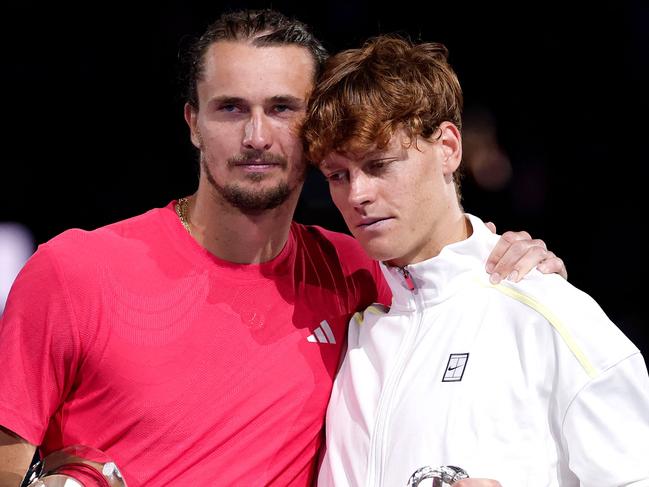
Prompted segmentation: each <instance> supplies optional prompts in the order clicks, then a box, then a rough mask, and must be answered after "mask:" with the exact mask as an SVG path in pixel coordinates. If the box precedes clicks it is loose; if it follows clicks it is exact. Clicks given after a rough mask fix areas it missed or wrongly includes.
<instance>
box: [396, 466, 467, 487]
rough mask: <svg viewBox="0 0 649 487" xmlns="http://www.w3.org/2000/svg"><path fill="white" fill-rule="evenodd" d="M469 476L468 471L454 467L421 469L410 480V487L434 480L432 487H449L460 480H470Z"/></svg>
mask: <svg viewBox="0 0 649 487" xmlns="http://www.w3.org/2000/svg"><path fill="white" fill-rule="evenodd" d="M468 478H469V474H468V473H466V470H464V469H462V468H460V467H454V466H453V465H444V466H442V467H437V468H432V467H421V468H418V469H417V470H415V473H413V474H412V475H411V476H410V479H409V480H408V487H417V486H418V485H419V483H420V482H421V481H422V480H426V479H432V480H433V484H432V487H448V486H450V485H453V484H454V483H455V482H457V481H458V480H462V479H468Z"/></svg>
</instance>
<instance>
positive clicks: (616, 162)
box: [0, 0, 649, 356]
mask: <svg viewBox="0 0 649 487" xmlns="http://www.w3.org/2000/svg"><path fill="white" fill-rule="evenodd" d="M448 3H449V2H434V1H427V2H406V3H393V4H391V5H386V6H384V7H378V6H376V5H374V4H373V3H372V2H368V1H358V2H342V1H333V2H326V3H325V2H322V3H313V4H310V5H307V4H306V2H305V3H298V2H274V3H269V2H266V3H264V2H218V1H214V2H196V1H194V2H192V1H182V2H181V1H175V2H174V1H170V2H159V3H158V4H155V5H154V4H151V5H148V6H147V5H145V4H142V3H136V2H133V3H131V4H127V3H119V2H106V3H103V4H102V3H96V2H86V3H84V4H83V5H79V6H76V7H73V6H71V5H62V4H61V3H60V2H56V3H53V2H49V3H43V4H40V3H39V2H30V1H29V0H24V1H22V2H13V3H11V2H5V4H4V6H3V7H0V12H1V15H0V27H1V28H0V36H2V38H1V40H2V42H1V46H2V47H1V48H0V49H1V51H0V52H1V54H2V79H3V85H4V90H3V92H2V114H3V119H4V120H3V124H2V126H3V127H4V128H3V129H1V130H2V139H3V143H2V157H1V159H0V160H1V161H2V162H1V172H0V181H1V183H0V184H1V185H2V186H1V187H2V191H1V192H0V221H3V220H5V221H7V220H8V221H19V222H22V223H25V224H26V225H27V226H28V227H29V228H30V229H31V230H32V232H33V234H34V236H35V239H36V241H37V242H43V241H45V240H47V239H49V238H51V237H53V236H54V235H56V234H57V233H59V232H61V231H63V230H64V229H66V228H69V227H80V228H87V229H90V228H94V227H97V226H100V225H103V224H106V223H109V222H112V221H116V220H119V219H122V218H126V217H129V216H132V215H135V214H137V213H140V212H143V211H145V210H147V209H149V208H151V207H153V206H163V205H165V204H166V203H168V201H169V200H171V199H172V198H175V197H179V196H183V195H186V194H189V193H191V192H192V191H193V189H194V187H195V184H196V164H195V160H194V159H195V156H194V152H193V151H192V148H191V145H190V143H189V139H188V137H187V130H186V128H185V125H184V121H183V119H182V101H181V99H180V97H179V95H178V92H179V89H178V85H177V82H176V78H177V63H176V57H177V52H178V50H179V47H180V46H181V45H182V44H183V43H184V42H186V41H187V37H188V36H191V35H196V34H199V33H200V32H201V31H202V30H203V28H204V27H205V26H206V24H207V23H208V22H209V21H210V20H212V19H214V18H215V17H216V16H217V15H218V14H219V13H220V12H221V11H222V10H223V9H232V8H239V7H268V6H272V7H274V8H277V9H279V10H282V11H284V12H285V13H287V14H289V15H294V16H297V17H298V18H300V19H302V20H304V21H306V22H307V23H310V24H311V25H313V26H314V27H315V31H316V33H317V34H318V35H319V36H320V37H322V38H323V39H325V40H326V45H327V47H328V48H329V49H330V50H331V51H336V50H338V49H342V48H347V47H353V46H356V45H357V44H358V43H359V42H360V41H361V40H363V39H365V38H366V37H368V36H370V35H373V34H377V33H387V32H394V31H397V32H400V33H402V34H404V35H409V36H410V37H413V38H415V39H423V40H429V41H440V42H444V43H445V44H446V45H447V46H448V47H449V49H450V53H451V56H450V60H451V62H452V64H453V65H454V66H455V68H456V70H457V72H458V75H459V77H460V81H461V82H462V84H463V87H464V91H465V100H466V103H465V105H466V114H467V118H470V117H476V116H477V117H478V119H479V120H484V119H485V116H484V115H485V114H486V119H487V120H491V125H490V126H491V127H492V128H493V129H495V136H496V139H497V142H498V144H499V147H500V150H501V152H502V153H503V154H504V155H505V156H506V158H507V159H508V160H509V161H510V162H511V168H512V176H511V179H510V180H509V182H508V184H507V185H506V186H504V187H503V188H502V189H500V190H497V191H489V190H486V189H484V188H482V187H481V186H480V185H479V184H477V183H476V180H475V179H473V178H471V177H467V178H466V180H465V182H464V195H465V197H464V206H465V209H466V210H467V211H469V212H471V213H475V214H477V215H480V216H481V217H483V218H484V219H487V220H492V221H494V222H495V223H496V224H497V225H498V228H499V229H500V230H501V231H502V230H506V229H522V228H524V229H526V230H528V231H530V233H532V234H533V235H534V236H538V237H540V238H543V239H544V240H545V241H546V242H547V243H548V245H549V247H550V248H551V249H553V250H554V251H555V252H556V253H557V254H559V255H560V256H562V257H563V258H564V259H565V261H566V263H567V266H568V270H569V274H570V281H571V282H572V283H574V284H575V285H576V286H578V287H580V288H581V289H583V290H584V291H586V292H588V293H589V294H591V295H592V296H593V297H594V298H595V299H596V300H597V301H598V302H599V303H600V304H601V305H602V307H603V308H604V309H605V310H606V312H607V313H608V314H609V316H610V317H611V318H612V319H614V321H616V322H617V323H618V325H619V326H620V328H622V330H623V331H624V332H625V333H626V334H627V335H628V336H629V337H630V338H632V339H633V340H634V341H635V342H636V344H638V345H639V346H640V348H641V349H643V351H644V353H645V356H647V353H648V352H649V330H648V328H649V320H647V312H646V311H645V308H644V305H643V304H642V303H643V301H644V299H646V298H645V288H646V284H645V278H646V276H647V274H648V273H647V270H648V269H647V257H646V254H647V251H648V247H649V246H648V245H647V241H648V239H647V237H648V235H647V226H646V224H645V222H644V221H643V219H642V218H643V216H644V213H645V212H644V210H645V205H644V200H645V191H646V189H645V188H646V183H645V179H644V177H643V175H644V173H645V171H644V167H645V166H646V165H647V163H648V162H649V161H648V157H647V150H646V143H647V139H648V137H649V135H648V131H647V128H648V124H647V121H646V116H647V113H648V111H647V110H648V108H649V104H648V103H647V94H646V92H647V87H648V86H649V6H648V4H647V3H646V2H642V1H639V0H638V1H636V2H631V1H627V2H615V3H616V5H615V6H613V5H611V4H612V3H613V2H609V6H606V7H604V6H601V7H593V6H592V4H591V5H584V6H583V7H576V6H569V5H568V3H569V2H563V3H556V4H553V3H551V2H550V3H548V2H537V3H536V4H533V5H531V6H529V5H528V6H525V7H522V6H521V7H507V8H506V7H504V6H499V5H498V4H495V3H492V2H482V3H481V4H479V5H475V6H472V5H468V4H467V3H466V2H454V4H455V5H451V6H449V5H447V4H448ZM481 116H482V118H481ZM305 196H306V198H304V199H303V200H302V201H301V203H300V206H299V208H298V212H297V219H298V220H300V221H302V222H306V223H318V224H321V225H323V226H328V227H330V228H334V229H338V230H343V231H344V226H343V224H342V222H341V220H340V218H339V217H338V215H337V214H336V213H335V209H333V207H332V205H331V203H330V202H329V200H328V195H327V190H326V187H325V186H324V184H323V183H322V181H321V180H320V179H319V178H318V177H317V175H315V174H312V175H310V177H309V179H308V181H307V184H306V186H305Z"/></svg>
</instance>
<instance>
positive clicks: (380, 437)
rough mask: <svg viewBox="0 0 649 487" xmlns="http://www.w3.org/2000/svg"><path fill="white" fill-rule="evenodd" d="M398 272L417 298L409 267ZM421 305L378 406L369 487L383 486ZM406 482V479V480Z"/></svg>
mask: <svg viewBox="0 0 649 487" xmlns="http://www.w3.org/2000/svg"><path fill="white" fill-rule="evenodd" d="M398 272H399V273H400V274H401V275H402V276H403V279H404V282H405V284H406V287H407V288H408V289H409V290H410V291H411V292H412V293H413V294H415V300H416V299H417V295H416V293H415V290H416V286H415V282H414V280H413V279H412V276H411V275H410V272H408V269H406V268H405V267H399V268H398ZM418 311H419V307H417V306H416V307H415V316H416V320H417V325H416V326H413V327H410V328H409V329H408V330H407V332H406V336H405V337H404V339H403V343H402V344H401V347H399V352H398V357H399V360H398V362H397V364H396V365H395V367H394V371H393V372H392V374H391V375H390V377H389V379H388V381H387V382H386V386H385V389H384V392H383V393H382V394H381V398H380V399H379V406H378V408H377V414H376V423H375V427H374V434H373V435H372V438H371V440H370V455H371V456H372V457H373V458H372V459H371V460H370V461H369V462H368V472H367V482H366V485H367V486H368V487H372V486H382V485H383V466H384V464H385V449H386V444H387V442H386V441H385V436H386V434H385V431H386V429H387V428H386V426H387V424H388V419H389V415H390V412H391V409H392V403H393V402H394V395H395V393H396V390H397V386H398V385H399V383H400V382H401V377H402V376H403V373H404V371H405V369H406V364H407V363H408V359H409V358H410V355H411V351H412V349H413V348H414V345H415V338H416V336H417V334H418V333H419V328H420V327H421V321H422V318H423V316H422V313H418ZM404 482H405V481H404Z"/></svg>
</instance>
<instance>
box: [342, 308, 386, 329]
mask: <svg viewBox="0 0 649 487" xmlns="http://www.w3.org/2000/svg"><path fill="white" fill-rule="evenodd" d="M389 312H390V307H389V306H387V305H385V304H381V303H372V304H371V305H369V306H368V307H367V308H365V309H364V310H363V311H359V312H357V313H354V316H352V319H351V320H350V324H352V325H357V326H362V325H363V324H367V323H370V322H374V321H376V320H378V319H379V318H381V317H383V316H385V315H387V314H388V313H389Z"/></svg>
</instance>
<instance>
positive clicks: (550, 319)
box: [318, 215, 649, 487]
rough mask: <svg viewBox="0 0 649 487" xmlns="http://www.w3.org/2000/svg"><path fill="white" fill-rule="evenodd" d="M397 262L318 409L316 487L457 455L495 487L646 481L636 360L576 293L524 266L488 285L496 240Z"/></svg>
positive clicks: (393, 476)
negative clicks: (320, 444) (383, 300)
mask: <svg viewBox="0 0 649 487" xmlns="http://www.w3.org/2000/svg"><path fill="white" fill-rule="evenodd" d="M468 218H469V219H470V221H471V224H472V226H473V234H472V235H471V236H470V238H468V239H467V240H464V241H462V242H458V243H455V244H452V245H449V246H447V247H445V248H444V249H443V250H442V252H441V253H440V254H439V255H438V256H437V257H435V258H433V259H430V260H427V261H425V262H421V263H418V264H414V265H410V266H407V267H406V269H405V271H406V273H409V275H410V278H411V280H412V282H413V283H414V289H413V290H410V289H409V288H408V280H409V279H405V278H404V274H403V270H402V269H399V268H394V267H391V268H388V267H384V269H383V270H384V273H385V276H386V278H387V280H388V283H389V284H390V287H391V288H392V292H393V295H394V298H393V303H392V307H391V308H390V309H389V310H388V309H385V308H383V307H381V306H372V307H370V308H368V309H367V310H365V312H364V313H363V314H362V315H361V314H357V315H356V316H355V317H354V319H352V321H351V323H350V328H349V338H348V350H347V355H346V357H345V359H344V361H343V362H342V364H341V368H340V370H339V372H338V375H337V378H336V381H335V384H334V388H333V393H332V396H331V401H330V404H329V409H328V412H327V423H326V425H327V426H326V431H327V450H326V454H325V457H324V459H323V463H322V467H321V470H320V474H319V479H318V485H319V486H320V487H327V486H334V485H335V486H339V487H342V486H344V487H356V486H359V487H360V486H368V487H370V486H386V487H405V486H406V484H407V482H408V479H409V478H410V476H411V474H412V473H413V472H415V471H416V470H417V469H419V468H420V467H424V466H431V467H433V468H435V467H438V466H440V465H456V466H459V467H462V468H464V469H465V470H467V472H468V473H469V475H470V476H471V477H482V478H492V479H496V480H499V481H500V482H501V483H502V485H503V487H524V486H530V487H531V486H539V487H540V486H579V485H582V486H588V487H590V486H609V487H610V486H622V485H625V486H626V485H634V486H648V485H649V378H648V376H647V369H646V365H645V363H644V360H643V358H642V356H641V354H640V352H639V350H638V349H637V347H635V346H634V345H633V344H632V343H631V342H630V341H629V340H628V339H627V338H626V337H625V336H624V335H623V334H622V332H621V331H620V330H619V329H618V328H617V327H616V326H615V325H614V324H613V323H611V321H610V320H609V319H608V318H607V317H606V315H605V314H604V312H603V311H602V310H601V309H600V307H599V306H598V305H597V304H596V303H595V302H594V301H593V299H591V298H590V297H589V296H588V295H586V294H585V293H583V292H581V291H579V290H578V289H576V288H574V287H573V286H572V285H570V284H569V283H568V282H566V281H565V280H563V279H562V278H561V277H559V276H557V275H542V274H541V273H539V272H538V271H536V270H535V271H533V272H532V273H531V274H530V275H529V277H527V278H525V279H524V280H523V281H521V282H520V283H518V284H513V283H510V282H504V283H502V284H499V285H495V286H494V285H491V284H490V283H489V279H488V275H487V273H486V272H485V270H484V265H485V262H486V259H487V256H488V255H489V252H490V251H491V249H492V248H493V246H494V245H495V242H496V240H497V239H498V237H497V236H495V235H493V234H491V232H490V231H489V230H488V229H487V228H486V227H485V226H484V224H483V223H482V221H480V220H479V219H478V218H476V217H473V216H471V215H468Z"/></svg>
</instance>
